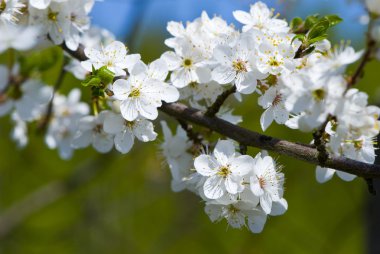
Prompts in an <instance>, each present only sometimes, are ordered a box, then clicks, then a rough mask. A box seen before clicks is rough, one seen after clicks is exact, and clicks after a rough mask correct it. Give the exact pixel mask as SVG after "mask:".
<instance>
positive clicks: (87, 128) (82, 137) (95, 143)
mask: <svg viewBox="0 0 380 254" xmlns="http://www.w3.org/2000/svg"><path fill="white" fill-rule="evenodd" d="M106 116H107V111H102V112H100V113H99V114H98V115H97V116H85V117H83V118H81V119H80V120H79V123H78V131H77V133H76V134H75V136H74V138H73V140H72V143H71V144H72V146H73V147H74V148H76V149H78V148H85V147H88V146H89V145H92V147H93V148H94V149H95V150H96V151H98V152H99V153H108V152H109V151H111V149H112V147H113V144H114V135H113V134H109V133H106V132H105V131H104V120H105V117H106Z"/></svg>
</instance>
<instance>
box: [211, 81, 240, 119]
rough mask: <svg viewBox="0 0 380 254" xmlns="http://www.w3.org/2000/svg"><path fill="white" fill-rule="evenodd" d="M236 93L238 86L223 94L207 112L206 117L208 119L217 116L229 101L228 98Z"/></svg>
mask: <svg viewBox="0 0 380 254" xmlns="http://www.w3.org/2000/svg"><path fill="white" fill-rule="evenodd" d="M235 92H236V86H233V87H231V88H230V89H228V90H225V91H224V92H223V93H221V94H220V95H219V96H218V97H217V98H216V100H215V102H214V104H212V105H211V106H210V107H209V108H208V109H207V111H206V113H205V115H206V116H208V117H213V116H215V115H216V114H217V113H218V112H219V110H220V108H221V107H222V106H223V104H224V102H225V101H226V100H227V98H228V97H229V96H230V95H231V94H233V93H235Z"/></svg>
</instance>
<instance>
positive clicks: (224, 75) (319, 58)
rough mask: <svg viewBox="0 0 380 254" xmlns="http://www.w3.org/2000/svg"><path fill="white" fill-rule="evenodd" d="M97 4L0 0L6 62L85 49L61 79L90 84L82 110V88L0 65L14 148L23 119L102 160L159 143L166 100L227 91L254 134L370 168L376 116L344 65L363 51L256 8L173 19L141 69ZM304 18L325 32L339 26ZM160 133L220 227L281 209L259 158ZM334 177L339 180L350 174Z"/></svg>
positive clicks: (279, 194) (256, 223) (180, 176)
mask: <svg viewBox="0 0 380 254" xmlns="http://www.w3.org/2000/svg"><path fill="white" fill-rule="evenodd" d="M93 4H94V0H30V1H24V0H0V53H3V52H7V53H8V55H9V56H10V57H11V58H12V57H14V51H28V50H32V49H34V50H35V51H38V50H42V49H45V48H49V47H50V46H53V45H59V46H61V48H65V49H67V51H70V52H73V51H76V50H77V49H80V48H81V47H80V45H82V46H83V47H84V52H83V53H84V55H85V57H86V58H87V60H84V61H80V60H79V59H75V58H74V57H72V56H71V55H69V54H66V55H65V56H64V59H65V64H64V68H63V70H62V73H61V74H62V75H63V76H64V74H65V73H66V72H69V73H72V74H73V76H74V77H75V78H76V79H78V83H80V82H81V83H82V85H83V86H84V87H85V88H89V89H88V90H87V92H91V102H90V103H86V102H84V101H81V91H80V90H79V89H78V88H74V89H72V90H71V91H70V92H69V93H68V94H67V95H63V94H61V93H60V92H59V91H58V89H59V81H60V78H59V79H58V83H57V84H56V86H55V87H54V88H52V87H51V86H49V85H47V84H44V82H43V81H41V79H40V75H38V71H39V70H42V69H44V68H45V65H44V64H43V63H39V64H37V63H35V65H38V66H37V67H36V66H34V68H31V67H30V66H28V64H27V63H28V62H27V60H25V59H22V58H15V59H11V61H10V63H9V64H8V65H7V66H6V65H0V116H4V115H7V114H9V115H11V119H12V122H13V123H14V125H15V127H14V129H13V131H12V134H11V136H12V138H13V139H14V140H15V141H16V142H17V143H18V145H19V146H20V147H23V146H25V145H26V144H27V143H28V133H27V132H28V123H31V122H37V123H38V125H39V126H42V127H41V128H42V129H44V131H45V143H46V144H47V146H48V147H49V148H50V149H57V150H58V153H59V155H60V157H61V158H62V159H70V158H71V157H72V156H73V152H74V150H75V149H81V148H85V147H88V146H92V147H93V148H94V149H95V150H96V151H98V152H100V153H107V152H110V151H111V150H112V149H113V148H115V149H116V150H117V151H119V152H120V153H122V154H126V153H128V152H129V151H130V150H131V149H132V147H133V145H134V142H135V139H136V138H137V140H139V141H142V142H151V141H154V140H156V138H157V136H158V133H157V132H156V130H155V126H154V121H155V120H156V119H157V118H158V110H159V108H160V107H161V106H162V105H163V103H173V102H177V101H181V102H182V103H185V104H187V105H188V106H191V107H194V108H197V109H200V110H202V111H206V110H208V109H210V107H213V106H214V102H215V101H216V100H217V99H218V98H219V96H220V95H222V94H223V93H225V92H226V91H234V98H235V99H236V100H237V103H239V102H242V101H243V100H244V99H245V98H249V99H254V100H256V99H257V104H258V106H259V107H260V108H262V109H263V113H262V114H261V117H260V126H261V129H262V131H266V130H267V129H268V128H269V127H270V126H271V124H272V123H274V122H275V123H277V124H280V125H284V126H287V127H289V128H292V129H298V130H300V131H304V132H316V131H318V132H321V133H323V135H322V137H321V139H322V140H321V141H322V142H323V143H324V144H325V148H326V150H327V152H328V153H329V154H330V155H336V156H345V157H347V158H351V159H354V160H358V161H362V162H367V163H373V162H374V159H375V152H374V151H375V146H374V141H373V140H374V138H375V137H376V136H377V135H378V134H379V121H378V117H379V115H380V108H378V107H376V106H369V105H368V103H367V99H368V95H367V94H366V93H364V92H361V91H359V90H357V89H355V88H352V87H351V86H352V84H351V81H350V78H349V77H348V76H347V75H346V70H347V67H348V66H349V65H350V64H353V63H355V62H357V61H358V60H359V59H360V58H361V57H362V55H363V52H362V51H359V52H356V51H355V50H354V49H353V48H352V47H351V46H350V45H349V44H348V43H342V44H340V45H338V46H331V43H330V42H329V41H328V40H327V39H326V38H325V35H324V34H318V33H317V32H315V31H316V30H317V29H315V30H314V31H313V30H312V29H313V28H312V26H311V28H309V32H308V33H307V34H306V35H305V34H301V33H300V32H299V31H298V30H297V27H296V26H295V25H294V23H295V22H292V24H289V23H288V22H287V21H286V20H284V19H281V18H280V17H279V15H275V14H274V11H273V10H271V9H269V8H268V7H267V5H266V4H264V3H262V2H257V3H255V4H253V5H252V6H251V7H250V10H249V12H245V11H241V10H238V11H234V12H233V16H234V17H235V19H236V20H237V21H238V22H239V23H240V24H241V25H242V29H241V30H240V29H237V28H236V27H234V26H233V25H230V24H228V23H227V22H226V21H225V20H223V19H222V18H221V17H218V16H214V17H210V16H209V15H208V14H207V13H206V12H202V14H201V16H200V17H199V18H197V19H195V20H194V21H191V22H187V23H186V24H183V23H181V22H174V21H172V22H169V23H168V25H167V30H168V31H169V33H170V34H171V37H170V38H168V39H166V40H165V44H166V45H167V46H168V47H169V48H170V50H168V51H167V52H164V53H163V54H162V55H161V56H160V58H159V59H156V60H155V61H152V62H151V63H149V64H146V63H144V62H143V61H142V60H141V55H140V54H130V53H129V50H128V48H127V47H126V46H125V45H124V44H123V43H122V42H120V41H116V40H115V38H114V36H113V35H112V34H111V33H110V32H108V31H106V30H104V29H99V28H94V27H90V22H89V16H88V15H89V12H90V11H91V8H92V6H93ZM367 5H368V8H369V10H370V11H371V12H372V13H375V14H376V15H380V13H379V8H378V7H379V6H378V4H377V1H370V0H367ZM311 20H312V21H313V22H314V23H315V24H323V26H322V29H324V28H325V27H328V26H330V25H332V24H335V23H334V22H336V20H337V18H336V17H329V18H326V19H324V20H322V21H321V20H318V18H317V17H315V16H314V17H312V19H311ZM318 22H320V23H318ZM329 22H330V23H329ZM301 23H302V20H301ZM326 23H327V24H326ZM302 26H306V25H305V24H303V25H302ZM317 28H318V27H317ZM318 29H321V27H319V28H318ZM301 30H302V29H301ZM312 31H313V32H314V37H313V36H312V34H313V33H312ZM374 31H376V29H374ZM324 32H325V31H324ZM379 34H380V33H379ZM379 41H380V39H379ZM66 60H67V61H66ZM44 61H45V59H43V60H42V62H44ZM231 89H232V90H231ZM235 103H236V102H235ZM89 104H91V106H92V107H90V106H89ZM216 116H217V117H219V118H221V119H224V120H225V121H228V122H230V123H232V124H238V123H240V122H242V121H243V118H242V116H238V115H234V114H233V108H232V107H231V106H228V105H226V104H223V105H222V107H221V108H220V110H218V111H217V112H216ZM161 127H162V132H163V135H164V142H163V143H162V144H161V150H162V152H163V155H164V156H165V159H166V161H167V164H168V166H169V168H170V172H171V174H172V178H173V179H172V186H171V187H172V189H173V191H182V190H185V189H187V190H189V191H192V192H194V193H195V194H196V195H198V196H199V197H200V198H201V199H202V200H203V201H204V202H205V211H206V213H207V214H208V215H209V217H210V219H211V220H212V221H219V220H221V219H226V220H227V222H228V224H229V225H230V226H231V227H233V228H241V227H243V226H246V225H247V226H248V228H249V229H250V230H251V231H252V232H254V233H259V232H261V231H262V230H263V227H264V224H265V222H266V219H267V217H268V216H276V215H281V214H283V213H284V212H285V211H286V210H287V207H288V205H287V202H286V200H285V199H284V198H283V195H284V188H283V185H284V174H283V173H282V172H280V167H279V166H278V165H277V163H276V161H275V160H274V159H273V158H272V157H271V156H269V155H268V154H267V152H265V151H262V152H261V153H259V154H257V155H256V156H255V157H254V158H253V157H251V156H250V155H247V154H245V152H244V151H241V152H237V149H236V144H235V143H234V142H233V141H231V140H222V139H220V140H219V141H217V142H213V140H215V139H213V137H211V136H210V135H208V136H206V138H203V139H202V138H199V139H198V140H196V141H195V140H194V139H192V138H191V137H190V136H191V135H189V133H188V130H186V128H184V127H183V125H178V127H177V131H176V134H172V132H171V130H170V128H169V126H168V124H167V123H166V122H165V121H161ZM200 136H202V135H200ZM203 136H205V135H203ZM208 137H209V138H208ZM209 150H210V151H211V150H212V152H210V151H209ZM334 172H335V170H334V169H330V168H323V167H320V166H318V167H317V170H316V177H317V180H318V181H319V182H325V181H327V180H329V179H331V177H332V176H333V174H334ZM337 174H338V176H339V177H340V178H342V179H343V180H352V179H353V178H354V177H355V176H354V175H350V174H348V173H344V172H340V171H337Z"/></svg>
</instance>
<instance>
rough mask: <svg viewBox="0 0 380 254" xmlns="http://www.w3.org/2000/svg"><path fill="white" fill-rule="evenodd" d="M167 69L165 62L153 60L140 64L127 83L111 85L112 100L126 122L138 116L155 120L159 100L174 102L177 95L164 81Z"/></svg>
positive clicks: (125, 81)
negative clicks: (115, 101) (118, 106)
mask: <svg viewBox="0 0 380 254" xmlns="http://www.w3.org/2000/svg"><path fill="white" fill-rule="evenodd" d="M167 73H168V70H167V66H166V64H165V62H164V61H162V60H160V59H159V60H156V61H154V62H152V63H151V64H150V65H149V66H146V65H145V64H144V63H142V62H139V63H138V64H136V65H135V67H134V68H133V69H132V70H131V71H130V74H131V75H130V76H129V78H128V79H127V80H124V79H119V80H117V81H115V83H114V84H113V85H112V91H113V93H114V96H113V98H114V99H116V100H118V101H120V112H121V114H122V116H123V117H124V118H125V119H126V120H127V121H133V120H135V119H137V118H138V117H139V116H140V117H143V118H147V119H149V120H154V119H156V118H157V116H158V111H157V108H158V107H160V106H161V105H162V101H165V102H175V101H177V100H178V98H179V92H178V90H177V89H176V88H175V87H174V86H171V85H169V84H167V83H165V82H164V81H163V80H164V79H165V77H166V76H167Z"/></svg>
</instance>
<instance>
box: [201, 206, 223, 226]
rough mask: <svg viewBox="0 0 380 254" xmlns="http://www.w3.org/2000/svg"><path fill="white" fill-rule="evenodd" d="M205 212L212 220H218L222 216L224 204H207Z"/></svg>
mask: <svg viewBox="0 0 380 254" xmlns="http://www.w3.org/2000/svg"><path fill="white" fill-rule="evenodd" d="M205 212H206V214H207V215H208V217H210V220H211V221H212V222H215V221H218V220H219V219H220V218H221V216H222V206H221V205H213V204H206V206H205Z"/></svg>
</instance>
